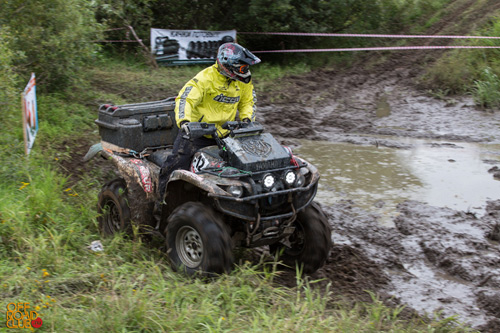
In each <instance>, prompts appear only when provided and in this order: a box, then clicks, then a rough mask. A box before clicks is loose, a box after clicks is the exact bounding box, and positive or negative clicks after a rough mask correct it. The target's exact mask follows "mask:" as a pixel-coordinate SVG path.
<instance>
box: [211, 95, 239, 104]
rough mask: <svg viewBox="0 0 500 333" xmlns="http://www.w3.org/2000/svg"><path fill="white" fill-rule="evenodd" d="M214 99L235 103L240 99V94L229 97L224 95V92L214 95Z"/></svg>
mask: <svg viewBox="0 0 500 333" xmlns="http://www.w3.org/2000/svg"><path fill="white" fill-rule="evenodd" d="M214 101H216V102H221V103H227V104H235V103H238V102H239V101H240V96H236V97H229V96H225V95H224V94H220V95H217V96H215V97H214Z"/></svg>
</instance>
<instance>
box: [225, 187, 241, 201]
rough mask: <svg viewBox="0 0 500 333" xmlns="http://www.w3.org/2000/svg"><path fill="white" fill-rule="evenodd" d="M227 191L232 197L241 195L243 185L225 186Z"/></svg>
mask: <svg viewBox="0 0 500 333" xmlns="http://www.w3.org/2000/svg"><path fill="white" fill-rule="evenodd" d="M227 192H228V193H229V194H231V195H232V196H233V197H237V198H240V197H241V196H242V195H243V187H241V186H237V185H231V186H229V187H228V188H227Z"/></svg>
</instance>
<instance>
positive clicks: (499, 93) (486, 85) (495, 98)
mask: <svg viewBox="0 0 500 333" xmlns="http://www.w3.org/2000/svg"><path fill="white" fill-rule="evenodd" d="M472 92H473V96H474V101H475V102H476V104H477V105H479V106H481V107H483V108H498V107H500V79H499V78H498V76H497V75H496V74H495V73H493V71H492V70H491V68H489V67H487V68H485V69H484V71H483V75H482V80H477V81H474V86H473V88H472Z"/></svg>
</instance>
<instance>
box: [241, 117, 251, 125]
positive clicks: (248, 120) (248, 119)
mask: <svg viewBox="0 0 500 333" xmlns="http://www.w3.org/2000/svg"><path fill="white" fill-rule="evenodd" d="M242 122H244V123H247V124H248V123H251V122H252V121H251V120H250V118H245V119H243V120H242Z"/></svg>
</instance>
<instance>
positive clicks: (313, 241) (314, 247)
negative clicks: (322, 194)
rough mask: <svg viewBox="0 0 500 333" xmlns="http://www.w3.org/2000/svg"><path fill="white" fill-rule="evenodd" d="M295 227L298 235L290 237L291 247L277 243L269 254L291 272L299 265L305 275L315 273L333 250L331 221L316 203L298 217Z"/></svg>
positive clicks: (272, 246) (271, 246)
mask: <svg viewBox="0 0 500 333" xmlns="http://www.w3.org/2000/svg"><path fill="white" fill-rule="evenodd" d="M294 224H295V227H296V229H295V232H294V233H293V234H292V235H290V237H289V240H290V243H291V245H292V247H291V248H289V247H287V246H285V245H283V244H281V243H276V244H272V245H270V246H269V249H270V252H271V254H273V255H278V256H279V260H281V261H282V262H283V264H285V265H286V266H288V267H290V268H292V269H294V268H295V266H296V265H298V266H299V267H302V270H303V272H304V273H307V274H311V273H314V272H315V271H316V270H318V269H319V268H320V267H322V266H323V265H324V264H325V262H326V260H327V259H328V255H329V252H330V248H331V246H332V240H331V237H332V231H331V228H330V225H329V224H328V219H327V218H326V215H325V213H323V210H322V209H321V207H320V206H319V205H318V204H317V203H315V202H313V203H312V204H311V205H309V206H308V207H307V208H306V209H304V210H303V211H301V212H300V213H299V214H298V215H297V220H295V222H294Z"/></svg>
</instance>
